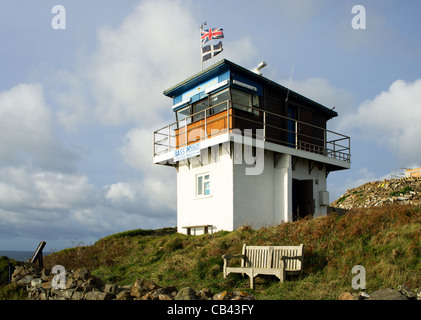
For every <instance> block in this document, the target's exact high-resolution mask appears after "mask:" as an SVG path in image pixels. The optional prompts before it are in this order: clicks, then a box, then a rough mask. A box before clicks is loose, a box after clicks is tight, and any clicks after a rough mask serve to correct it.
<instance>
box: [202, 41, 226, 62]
mask: <svg viewBox="0 0 421 320" xmlns="http://www.w3.org/2000/svg"><path fill="white" fill-rule="evenodd" d="M222 50H223V48H222V41H219V42H218V43H217V44H215V45H207V46H204V47H203V48H202V62H203V61H206V60H209V59H211V58H213V57H214V56H216V55H217V54H219V53H221V52H222Z"/></svg>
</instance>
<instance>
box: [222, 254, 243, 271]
mask: <svg viewBox="0 0 421 320" xmlns="http://www.w3.org/2000/svg"><path fill="white" fill-rule="evenodd" d="M234 258H241V259H243V260H244V261H246V259H247V257H246V256H245V255H244V254H234V255H230V254H224V255H223V256H222V259H224V268H226V267H228V261H229V260H230V259H234Z"/></svg>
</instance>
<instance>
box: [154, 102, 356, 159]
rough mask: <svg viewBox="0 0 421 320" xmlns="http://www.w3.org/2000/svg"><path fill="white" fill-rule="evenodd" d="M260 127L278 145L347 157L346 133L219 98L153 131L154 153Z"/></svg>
mask: <svg viewBox="0 0 421 320" xmlns="http://www.w3.org/2000/svg"><path fill="white" fill-rule="evenodd" d="M245 129H253V131H255V129H262V130H261V131H260V132H263V136H258V137H256V136H255V134H254V138H257V139H263V140H264V141H267V142H272V143H275V144H279V145H284V146H288V147H291V148H295V149H299V150H303V151H307V152H311V153H317V154H320V155H324V156H327V157H329V158H333V159H337V160H342V161H345V162H350V161H351V142H350V138H349V137H348V136H345V135H343V134H340V133H337V132H334V131H331V130H327V129H324V128H321V127H317V126H315V125H312V124H309V123H305V122H302V121H299V120H296V119H292V118H288V117H285V116H281V115H279V114H275V113H272V112H269V111H265V110H262V109H259V108H256V107H251V106H245V105H241V104H238V103H236V102H232V101H230V100H226V101H223V102H221V103H219V104H217V105H213V106H210V107H209V108H207V109H204V110H202V111H200V112H197V113H195V114H192V115H190V116H189V117H187V118H185V119H183V120H179V121H176V122H174V123H172V124H170V125H168V126H165V127H163V128H161V129H159V130H156V131H155V132H154V141H153V143H154V149H153V150H154V157H155V156H159V155H162V154H165V153H168V152H172V151H174V150H176V149H179V148H182V147H185V146H187V145H190V144H193V143H196V142H199V141H203V140H206V139H209V138H212V137H215V136H217V135H219V134H222V133H226V132H238V130H240V131H241V132H243V130H245Z"/></svg>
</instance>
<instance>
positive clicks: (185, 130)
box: [184, 118, 188, 147]
mask: <svg viewBox="0 0 421 320" xmlns="http://www.w3.org/2000/svg"><path fill="white" fill-rule="evenodd" d="M184 123H185V125H184V128H185V129H184V132H185V134H186V147H187V145H188V139H187V118H186V119H184Z"/></svg>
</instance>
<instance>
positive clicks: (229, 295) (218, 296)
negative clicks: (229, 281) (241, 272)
mask: <svg viewBox="0 0 421 320" xmlns="http://www.w3.org/2000/svg"><path fill="white" fill-rule="evenodd" d="M232 298H234V295H233V294H232V293H231V292H228V291H222V292H219V293H217V294H215V295H214V296H213V297H212V299H213V300H231V299H232Z"/></svg>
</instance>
